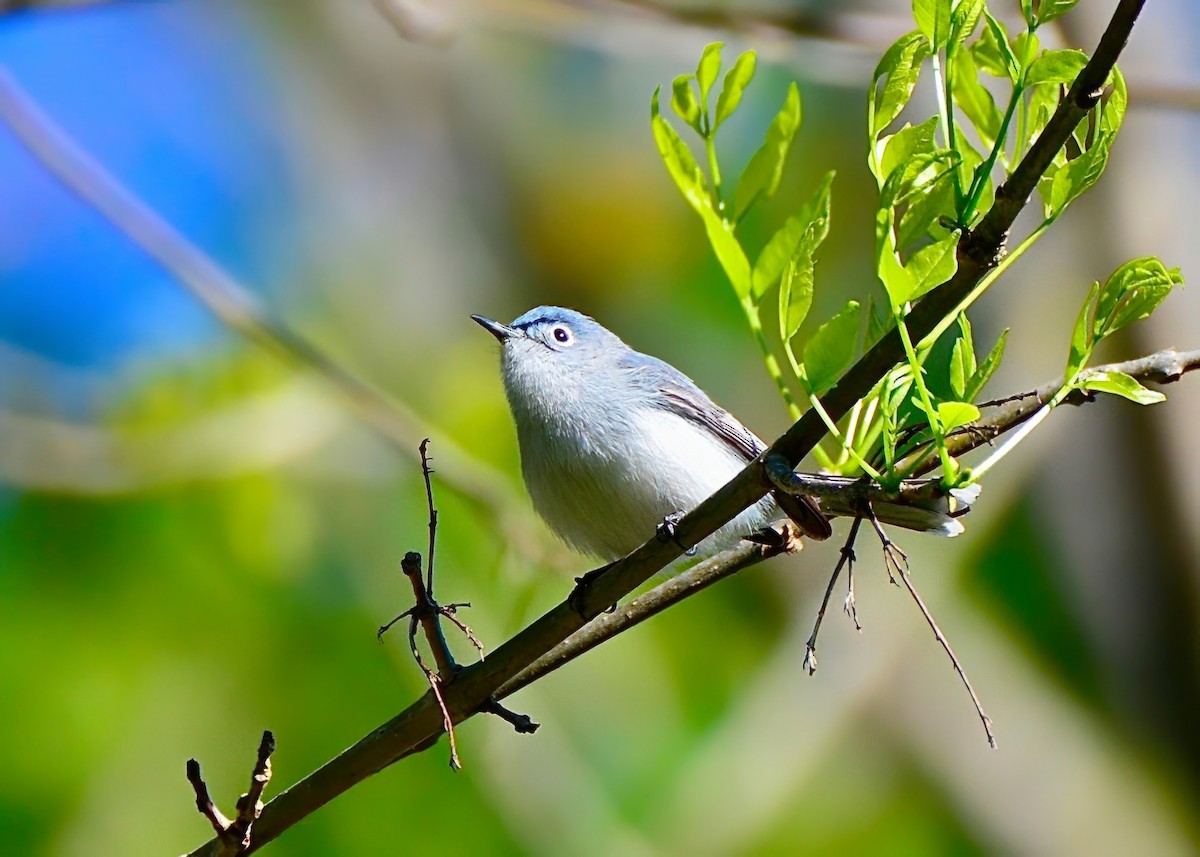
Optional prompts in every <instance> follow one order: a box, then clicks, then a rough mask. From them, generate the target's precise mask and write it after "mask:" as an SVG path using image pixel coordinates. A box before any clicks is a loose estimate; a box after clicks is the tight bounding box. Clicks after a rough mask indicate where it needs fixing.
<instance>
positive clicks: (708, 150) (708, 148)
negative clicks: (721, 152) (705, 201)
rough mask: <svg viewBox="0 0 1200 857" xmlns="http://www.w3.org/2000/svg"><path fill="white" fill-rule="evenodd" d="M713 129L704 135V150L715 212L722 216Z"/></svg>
mask: <svg viewBox="0 0 1200 857" xmlns="http://www.w3.org/2000/svg"><path fill="white" fill-rule="evenodd" d="M716 136H717V135H716V132H715V130H712V131H709V132H708V133H707V134H705V135H704V151H705V154H707V155H708V173H709V178H711V179H712V187H713V198H714V199H716V201H717V213H718V214H721V216H722V217H723V216H724V212H725V202H724V200H722V199H721V166H720V164H718V163H717V143H716Z"/></svg>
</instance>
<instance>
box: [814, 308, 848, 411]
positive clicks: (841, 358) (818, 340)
mask: <svg viewBox="0 0 1200 857" xmlns="http://www.w3.org/2000/svg"><path fill="white" fill-rule="evenodd" d="M857 344H858V301H850V302H849V303H848V304H846V306H845V307H844V308H843V309H842V311H841V312H839V313H838V314H837V315H835V316H834V317H833V318H831V319H830V320H829V321H827V322H825V323H824V324H823V325H821V326H820V327H819V328H817V332H816V333H814V334H813V336H812V339H810V340H809V341H808V343H807V344H806V345H805V346H804V372H805V375H806V377H807V379H808V385H809V389H811V390H812V391H813V392H814V393H822V392H824V391H825V390H828V389H829V388H830V387H832V386H833V385H834V384H835V383H837V380H838V378H839V377H841V374H842V373H843V372H844V371H846V369H847V368H848V367H849V366H850V362H851V361H852V360H853V359H854V352H855V350H856V347H857Z"/></svg>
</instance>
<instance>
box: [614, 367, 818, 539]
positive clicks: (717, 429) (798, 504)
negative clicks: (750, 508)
mask: <svg viewBox="0 0 1200 857" xmlns="http://www.w3.org/2000/svg"><path fill="white" fill-rule="evenodd" d="M624 362H625V365H624V366H623V367H622V368H624V369H626V370H627V371H628V372H629V373H630V377H631V378H632V379H633V380H634V383H636V384H638V385H639V386H642V388H643V389H644V390H645V391H646V392H647V393H649V394H650V396H651V397H652V398H653V400H654V402H655V404H656V405H658V406H659V407H661V408H662V409H663V410H666V411H670V412H671V413H673V414H675V415H676V416H679V417H682V418H683V419H685V420H688V421H689V422H692V423H695V424H696V425H698V426H700V427H701V428H703V429H705V430H706V431H709V432H711V433H712V434H714V435H716V436H717V437H719V438H720V439H721V440H723V441H724V442H725V443H726V444H727V445H728V446H729V448H730V449H732V450H733V451H734V452H736V453H737V454H738V455H739V456H741V457H742V459H743V460H745V461H747V462H749V461H750V460H751V459H753V458H755V457H757V456H758V455H759V453H761V452H762V451H763V450H764V449H766V444H765V443H763V442H762V441H761V440H760V439H759V438H758V436H757V435H755V434H754V432H752V431H750V429H748V428H746V427H745V426H744V425H742V424H741V423H740V422H739V421H738V420H737V418H736V417H734V416H733V415H732V414H730V413H729V411H727V410H725V409H724V408H722V407H721V406H720V405H718V404H717V403H716V402H714V401H713V400H712V399H710V398H709V397H708V395H707V394H706V393H705V392H704V391H703V390H701V389H700V388H699V387H697V386H696V384H695V382H693V381H692V379H691V378H689V377H688V376H687V375H684V374H683V373H682V372H680V371H679V370H678V369H676V368H675V367H674V366H672V365H671V364H669V363H666V362H664V361H662V360H659V359H658V358H657V357H651V356H649V355H647V354H640V353H638V352H636V351H634V352H631V353H630V354H629V355H628V356H627V357H626V358H625V361H624ZM772 494H773V496H774V497H775V502H776V503H778V504H779V508H780V509H782V510H783V511H784V512H785V513H786V514H787V516H788V517H789V518H791V519H792V520H793V521H794V522H795V523H796V524H797V525H798V526H799V527H800V529H801V530H803V531H804V532H805V533H806V534H807V535H808V536H810V537H811V538H814V539H822V540H823V539H827V538H829V536H830V535H832V533H833V530H832V528H831V527H830V526H829V520H828V519H827V518H826V517H825V516H824V514H822V512H821V508H820V506H819V505H818V504H817V501H816V500H814V499H813V498H811V497H803V496H796V495H792V494H785V493H783V492H781V491H775V492H772Z"/></svg>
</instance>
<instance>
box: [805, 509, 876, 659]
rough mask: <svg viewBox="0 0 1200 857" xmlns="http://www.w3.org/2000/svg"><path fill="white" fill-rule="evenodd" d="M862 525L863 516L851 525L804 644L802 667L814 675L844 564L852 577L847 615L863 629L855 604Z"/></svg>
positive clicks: (856, 628)
mask: <svg viewBox="0 0 1200 857" xmlns="http://www.w3.org/2000/svg"><path fill="white" fill-rule="evenodd" d="M861 525H862V518H855V519H854V523H852V524H851V525H850V532H849V533H848V534H847V535H846V543H845V544H844V545H842V550H841V557H840V558H839V559H838V561H837V565H835V566H834V567H833V574H831V575H829V585H828V586H826V587H825V597H823V598H822V599H821V606H820V608H819V609H818V610H817V618H816V621H814V622H813V629H812V633H811V634H809V636H808V642H807V643H805V644H804V663H803V664H802V665H801V669H805V670H808V674H809V675H812V674H813V673H815V672H816V671H817V633H818V632H819V631H820V630H821V622H822V621H823V620H824V619H825V609H826V608H827V607H828V606H829V597H830V596H831V595H832V594H833V587H834V585H835V584H836V583H837V579H838V576H839V575H840V574H841V573H842V566H847V569H846V574H847V577H848V578H849V579H850V581H851V582H850V585H849V589H848V592H847V595H846V603H845V609H846V615H848V616H849V617H850V618H851V619H853V620H854V629H855V630H856V631H861V630H862V626H861V625H859V624H858V610H857V609H856V608H855V607H854V606H853V604H854V582H853V580H854V578H853V577H852V575H853V574H854V559H855V557H854V540H855V539H857V538H858V528H859V527H860V526H861Z"/></svg>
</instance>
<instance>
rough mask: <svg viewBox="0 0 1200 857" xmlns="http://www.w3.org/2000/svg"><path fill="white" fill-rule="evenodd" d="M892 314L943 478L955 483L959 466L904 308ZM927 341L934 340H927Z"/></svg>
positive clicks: (895, 310) (899, 307)
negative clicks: (910, 368)
mask: <svg viewBox="0 0 1200 857" xmlns="http://www.w3.org/2000/svg"><path fill="white" fill-rule="evenodd" d="M892 314H893V315H894V316H895V318H896V329H897V331H898V332H899V333H900V342H901V344H902V345H903V346H904V354H905V356H906V357H907V358H908V365H909V366H911V367H912V370H913V383H914V384H916V385H917V394H918V395H919V396H920V397H921V408H922V410H924V411H925V416H926V417H928V419H929V429H930V431H931V432H932V434H933V443H934V446H936V447H937V453H938V458H939V459H941V462H942V478H943V480H944V481H953V479H954V476H955V474H956V473H957V471H958V464H957V463H956V462H955V461H954V458H953V457H952V456H951V455H950V450H948V449H947V448H946V437H945V435H944V433H943V432H942V421H941V420H940V419H939V418H938V412H937V408H936V407H934V404H933V397H932V396H931V395H930V394H929V388H928V387H926V386H925V374H924V370H923V368H922V367H921V361H920V360H919V359H918V358H917V351H916V349H915V348H913V343H912V337H910V336H909V335H908V325H906V324H905V323H904V307H902V306H893V307H892ZM956 315H957V314H956ZM927 341H932V340H928V339H927Z"/></svg>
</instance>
